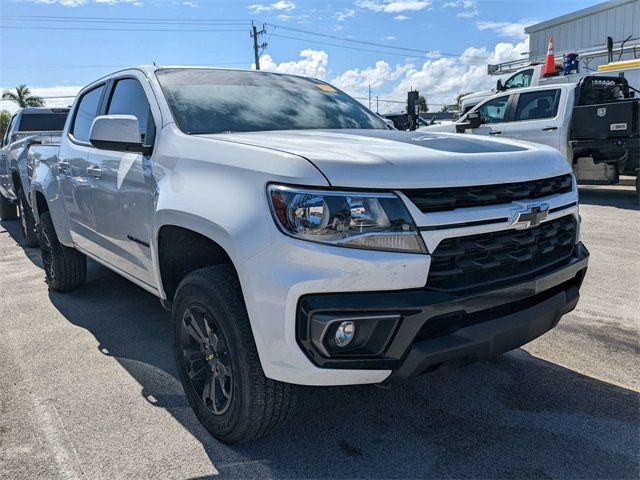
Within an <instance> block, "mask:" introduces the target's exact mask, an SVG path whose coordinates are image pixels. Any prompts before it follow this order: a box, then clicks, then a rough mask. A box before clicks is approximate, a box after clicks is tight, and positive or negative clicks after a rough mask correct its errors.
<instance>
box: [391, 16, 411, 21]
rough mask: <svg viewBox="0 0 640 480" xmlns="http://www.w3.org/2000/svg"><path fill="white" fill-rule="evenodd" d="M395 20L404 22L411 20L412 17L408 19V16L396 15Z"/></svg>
mask: <svg viewBox="0 0 640 480" xmlns="http://www.w3.org/2000/svg"><path fill="white" fill-rule="evenodd" d="M393 19H394V20H397V21H399V22H404V21H405V20H410V19H411V17H407V16H406V15H396V16H395V17H393Z"/></svg>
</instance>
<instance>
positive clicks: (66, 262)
mask: <svg viewBox="0 0 640 480" xmlns="http://www.w3.org/2000/svg"><path fill="white" fill-rule="evenodd" d="M38 237H39V240H40V252H41V253H42V263H43V265H44V271H45V274H46V276H47V283H48V284H49V288H50V289H51V290H55V291H57V292H64V291H67V290H73V289H75V288H78V287H79V286H81V285H82V284H84V282H85V279H86V278H87V257H85V256H84V255H83V254H82V253H80V252H79V251H78V250H76V249H75V248H70V247H67V246H65V245H63V244H61V243H60V240H58V236H57V235H56V230H55V228H54V226H53V221H52V220H51V214H50V213H49V212H44V213H43V214H42V215H40V223H39V224H38Z"/></svg>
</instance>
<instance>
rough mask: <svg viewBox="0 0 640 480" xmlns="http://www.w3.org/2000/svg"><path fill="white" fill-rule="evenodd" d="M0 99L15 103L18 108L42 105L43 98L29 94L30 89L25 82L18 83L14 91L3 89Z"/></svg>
mask: <svg viewBox="0 0 640 480" xmlns="http://www.w3.org/2000/svg"><path fill="white" fill-rule="evenodd" d="M2 99H3V100H9V101H11V102H15V103H17V104H18V106H19V107H20V108H25V107H42V106H44V100H43V98H42V97H38V96H36V95H31V90H29V88H28V87H27V86H26V85H25V84H22V85H18V86H17V87H16V90H15V92H12V91H10V90H5V91H4V92H2Z"/></svg>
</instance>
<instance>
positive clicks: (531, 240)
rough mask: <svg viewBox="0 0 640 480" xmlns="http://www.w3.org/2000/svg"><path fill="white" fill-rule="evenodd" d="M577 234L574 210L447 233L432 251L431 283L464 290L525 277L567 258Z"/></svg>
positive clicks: (539, 273) (529, 276) (433, 286)
mask: <svg viewBox="0 0 640 480" xmlns="http://www.w3.org/2000/svg"><path fill="white" fill-rule="evenodd" d="M575 239H576V220H575V218H574V217H573V215H567V216H564V217H561V218H559V219H557V220H551V221H549V222H546V223H543V224H542V225H539V226H537V227H533V228H529V229H527V230H514V229H512V230H502V231H499V232H492V233H483V234H480V235H471V236H468V237H458V238H447V239H445V240H443V241H442V242H440V244H439V245H438V247H437V248H436V250H435V251H434V252H433V254H432V255H431V267H430V269H429V278H428V280H427V287H429V288H433V289H437V290H442V291H447V292H461V291H474V290H482V289H485V288H493V287H496V286H499V284H505V283H509V282H512V281H514V280H518V281H526V280H528V279H531V278H533V277H534V276H535V275H541V274H544V273H546V272H547V271H549V270H551V269H553V268H555V267H557V266H558V265H559V264H561V263H562V262H565V261H567V260H568V259H569V258H570V257H571V255H572V254H573V249H574V247H575Z"/></svg>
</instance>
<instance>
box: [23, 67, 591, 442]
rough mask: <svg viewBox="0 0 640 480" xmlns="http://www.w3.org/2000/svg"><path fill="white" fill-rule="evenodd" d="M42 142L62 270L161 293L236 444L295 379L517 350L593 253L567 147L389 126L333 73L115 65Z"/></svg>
mask: <svg viewBox="0 0 640 480" xmlns="http://www.w3.org/2000/svg"><path fill="white" fill-rule="evenodd" d="M30 156H32V157H33V161H34V173H33V177H32V204H33V206H34V209H35V214H36V218H38V230H39V235H40V249H41V252H42V259H43V265H44V268H45V274H46V279H47V282H48V283H49V287H50V288H51V289H52V290H56V291H69V290H72V289H74V288H78V287H80V286H81V285H82V284H83V283H84V282H85V279H86V258H91V259H93V260H95V261H97V262H99V263H101V264H103V265H105V266H107V267H108V268H110V269H112V270H114V271H115V272H117V273H118V274H120V275H122V276H124V277H125V278H127V279H129V280H131V281H132V282H133V283H135V284H137V285H139V286H140V287H142V288H144V289H146V290H148V291H149V292H151V293H153V294H154V295H156V296H157V297H159V299H160V301H161V302H162V304H163V306H164V307H165V308H167V309H169V310H170V311H171V313H172V322H173V332H174V354H175V360H176V364H177V367H178V373H179V377H180V380H181V382H182V385H183V387H184V391H185V394H186V397H187V399H188V401H189V404H190V405H191V406H192V408H193V410H194V412H195V414H196V416H197V417H198V419H199V420H200V421H201V422H202V424H203V425H204V426H205V427H206V428H207V429H208V430H209V431H210V432H211V433H212V434H213V435H214V436H216V437H217V438H219V439H221V440H223V441H226V442H238V441H247V440H251V439H254V438H257V437H259V436H261V435H264V434H265V433H266V432H268V431H270V430H271V429H272V428H274V427H275V426H277V425H279V424H281V423H282V422H283V421H284V419H285V418H286V417H287V414H288V412H289V411H290V410H291V405H292V402H293V400H294V395H295V386H296V385H316V386H330V385H356V384H376V385H379V386H381V387H385V388H389V387H393V386H396V385H399V384H401V383H403V382H404V381H407V380H408V379H410V378H412V377H414V376H417V375H419V374H421V373H424V372H426V371H428V370H431V369H434V368H437V367H439V366H441V365H449V364H459V363H466V362H469V361H474V360H479V359H483V358H487V357H490V356H493V355H498V354H501V353H503V352H506V351H509V350H511V349H514V348H517V347H519V346H521V345H523V344H525V343H527V342H529V341H531V340H533V339H534V338H536V337H538V336H540V335H542V334H544V333H545V332H547V331H548V330H550V329H552V328H553V327H554V326H555V325H556V324H557V323H558V321H559V320H560V318H561V317H562V316H563V315H564V314H566V313H567V312H569V311H571V310H572V309H573V308H574V307H575V306H576V304H577V302H578V298H579V293H578V292H579V288H580V286H581V283H582V280H583V278H584V276H585V273H586V269H587V262H588V252H587V250H586V248H585V247H584V245H583V244H582V243H581V242H580V216H579V212H578V195H577V189H576V183H575V181H574V178H573V175H572V174H571V169H570V167H569V165H568V164H567V162H566V161H565V160H564V159H563V157H562V155H560V153H559V152H558V151H557V150H554V149H552V148H549V147H546V146H532V145H530V144H527V143H522V142H518V141H514V140H494V139H489V138H481V137H473V136H460V135H450V134H441V133H433V134H432V133H426V132H425V133H420V132H401V131H397V130H392V129H390V128H389V127H388V125H387V124H386V123H385V122H384V121H383V120H382V119H381V118H380V117H379V116H377V115H376V114H375V113H373V112H371V111H370V110H368V109H366V108H365V107H364V106H363V105H362V104H360V103H359V102H357V101H356V100H354V99H353V98H351V97H349V96H348V95H346V94H345V93H343V92H341V91H340V90H338V89H336V88H335V87H333V86H332V85H330V84H328V83H325V82H323V81H320V80H315V79H309V78H304V77H298V76H292V75H283V74H276V73H269V72H256V71H241V70H220V69H207V68H179V67H174V68H171V67H162V68H161V67H156V66H152V67H150V66H145V67H138V68H130V69H126V70H122V71H118V72H116V73H113V74H111V75H109V76H107V77H104V78H101V79H99V80H97V81H96V82H93V83H92V84H90V85H88V86H87V87H85V88H84V89H83V90H82V91H81V92H80V93H79V95H78V97H77V98H76V100H75V102H74V105H73V107H72V109H71V113H70V115H69V118H68V120H67V123H66V126H65V129H64V132H63V135H62V140H61V143H60V145H59V146H58V147H54V146H52V145H42V146H34V147H32V150H31V152H30ZM131 321H135V318H132V319H131ZM314 414H316V415H318V414H322V413H321V412H314Z"/></svg>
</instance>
